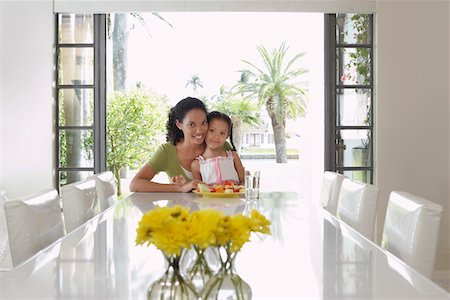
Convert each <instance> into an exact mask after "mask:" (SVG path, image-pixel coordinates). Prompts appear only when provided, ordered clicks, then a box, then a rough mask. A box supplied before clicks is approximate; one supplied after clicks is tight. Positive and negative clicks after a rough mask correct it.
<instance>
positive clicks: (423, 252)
mask: <svg viewBox="0 0 450 300" xmlns="http://www.w3.org/2000/svg"><path fill="white" fill-rule="evenodd" d="M441 214H442V207H441V206H440V205H438V204H436V203H433V202H431V201H428V200H426V199H423V198H420V197H418V196H415V195H412V194H409V193H405V192H398V191H394V192H391V194H390V196H389V202H388V208H387V211H386V219H385V222H384V229H383V238H382V241H381V246H382V247H383V248H384V249H386V250H387V251H389V252H391V253H392V254H394V255H395V256H397V257H398V258H400V259H401V260H403V261H404V262H405V263H407V264H408V265H410V266H411V267H413V268H414V269H416V270H417V271H419V272H420V273H422V274H424V275H425V276H427V277H428V278H432V276H433V271H434V262H435V258H436V249H437V243H438V236H439V227H440V222H441Z"/></svg>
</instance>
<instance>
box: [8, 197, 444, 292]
mask: <svg viewBox="0 0 450 300" xmlns="http://www.w3.org/2000/svg"><path fill="white" fill-rule="evenodd" d="M173 205H182V206H185V207H189V208H190V209H191V210H198V209H204V208H212V209H215V210H219V211H222V212H224V213H225V214H230V215H231V214H235V213H242V212H244V213H245V212H247V211H249V210H250V209H258V210H259V211H260V212H261V213H262V214H263V215H265V216H266V217H267V218H268V219H269V220H270V221H271V235H262V236H261V235H252V237H251V239H250V242H248V243H246V244H245V245H244V246H243V248H242V249H241V251H240V252H239V253H238V255H237V257H236V269H237V273H238V274H239V275H240V277H242V279H243V280H245V281H246V282H247V283H248V284H249V285H250V287H251V290H252V299H349V298H352V299H418V298H421V299H450V294H449V293H448V292H446V291H445V290H444V289H442V288H441V287H439V286H438V285H436V284H435V283H433V282H432V281H431V280H429V279H427V278H426V277H424V276H422V275H421V274H420V273H418V272H416V271H415V270H413V269H412V268H410V267H409V266H408V265H406V264H405V263H403V262H402V261H401V260H399V259H398V258H396V257H395V256H393V255H391V254H389V253H388V252H386V251H384V250H383V249H381V248H380V247H378V246H377V245H375V244H374V243H373V242H371V241H369V240H367V239H366V238H365V237H363V236H362V235H360V234H359V233H358V232H356V231H355V230H353V229H352V228H351V227H349V226H347V225H346V224H344V223H343V222H341V221H340V220H338V219H336V218H335V217H334V216H332V215H331V214H329V213H328V212H327V211H326V210H324V209H322V208H321V207H319V206H318V205H317V204H316V203H314V202H312V201H309V200H306V199H302V198H301V197H299V196H298V194H297V193H294V192H270V193H261V194H260V199H259V200H258V201H256V202H246V201H245V200H243V199H241V198H209V197H201V196H199V195H195V194H193V193H134V194H131V195H130V196H128V197H126V198H125V199H123V200H121V201H119V202H118V203H117V204H115V205H114V206H112V207H110V208H109V209H107V210H106V211H105V212H103V213H101V214H98V215H96V216H95V217H94V218H92V219H91V220H89V221H88V222H87V223H86V224H84V225H82V226H81V227H79V228H78V229H76V230H75V231H73V232H71V233H69V234H67V235H65V236H64V237H62V238H61V239H59V240H57V241H56V242H55V243H53V244H52V245H50V246H49V247H47V248H45V249H43V250H41V251H40V252H38V253H37V254H36V255H35V256H33V257H31V258H30V259H29V260H27V261H25V262H23V263H22V264H20V265H18V266H16V267H15V268H14V269H12V270H11V271H8V272H2V273H0V299H26V298H30V299H31V298H32V299H35V298H43V299H61V298H76V299H145V298H146V294H147V289H148V287H149V286H150V284H151V283H152V282H154V281H155V280H157V279H158V278H159V277H160V276H161V275H162V273H163V271H164V257H163V255H162V253H161V252H160V251H159V250H157V249H156V248H155V247H154V246H150V247H148V246H139V245H136V243H135V238H136V228H137V225H138V222H139V220H140V219H141V217H142V215H143V213H145V212H146V211H148V210H151V209H154V208H155V207H165V206H173Z"/></svg>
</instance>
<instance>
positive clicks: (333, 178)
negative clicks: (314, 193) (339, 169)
mask: <svg viewBox="0 0 450 300" xmlns="http://www.w3.org/2000/svg"><path fill="white" fill-rule="evenodd" d="M345 178H347V177H346V176H344V175H342V174H339V173H336V172H330V171H326V172H325V173H323V177H322V188H321V193H320V205H321V206H322V207H325V209H326V210H328V211H329V212H330V213H331V214H332V215H334V216H335V215H336V210H337V205H338V200H339V192H340V190H341V185H342V181H343V180H344V179H345Z"/></svg>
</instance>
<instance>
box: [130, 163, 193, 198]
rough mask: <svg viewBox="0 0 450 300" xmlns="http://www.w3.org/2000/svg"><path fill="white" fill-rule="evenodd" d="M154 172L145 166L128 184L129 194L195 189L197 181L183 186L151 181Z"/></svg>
mask: <svg viewBox="0 0 450 300" xmlns="http://www.w3.org/2000/svg"><path fill="white" fill-rule="evenodd" d="M155 175H156V172H155V170H153V169H152V167H150V166H149V165H147V164H145V165H144V166H143V167H142V168H141V169H140V170H139V172H137V174H136V175H135V176H134V177H133V179H132V180H131V182H130V191H131V192H190V191H192V190H193V189H195V188H197V183H198V180H195V179H194V180H192V181H190V182H187V183H186V184H183V185H177V184H173V183H168V184H167V183H157V182H153V181H151V180H152V179H153V177H155Z"/></svg>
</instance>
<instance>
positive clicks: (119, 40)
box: [112, 14, 128, 91]
mask: <svg viewBox="0 0 450 300" xmlns="http://www.w3.org/2000/svg"><path fill="white" fill-rule="evenodd" d="M127 17H128V14H115V16H114V29H113V35H112V37H113V74H114V90H115V91H124V90H125V87H126V82H127V63H128V59H127V58H128V53H127V45H128V20H127Z"/></svg>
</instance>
